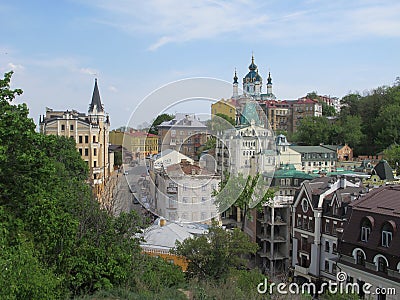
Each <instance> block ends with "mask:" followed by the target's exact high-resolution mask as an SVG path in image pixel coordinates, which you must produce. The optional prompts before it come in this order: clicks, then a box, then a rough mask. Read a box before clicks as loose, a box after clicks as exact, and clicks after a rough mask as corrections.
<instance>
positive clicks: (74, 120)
mask: <svg viewBox="0 0 400 300" xmlns="http://www.w3.org/2000/svg"><path fill="white" fill-rule="evenodd" d="M39 126H40V132H41V133H43V134H47V135H49V134H55V135H59V136H65V137H70V138H73V139H74V140H75V142H76V148H77V149H78V151H79V153H80V155H81V156H82V159H83V160H84V161H86V162H87V164H88V166H89V171H90V178H89V179H90V183H91V184H92V187H93V191H94V193H95V195H96V196H97V197H99V195H100V194H101V192H102V190H103V188H104V184H105V182H106V181H107V179H108V177H109V176H110V174H111V172H112V170H113V160H112V159H111V160H110V158H109V153H108V145H109V127H110V120H109V117H108V115H106V113H105V111H104V107H103V105H102V103H101V100H100V93H99V88H98V86H97V79H96V80H95V84H94V90H93V96H92V101H91V103H90V106H89V111H88V114H87V115H86V114H84V113H80V112H77V111H76V110H71V111H69V110H67V111H55V110H53V109H51V108H46V114H45V115H44V116H43V117H42V116H41V117H40V122H39Z"/></svg>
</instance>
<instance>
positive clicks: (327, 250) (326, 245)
mask: <svg viewBox="0 0 400 300" xmlns="http://www.w3.org/2000/svg"><path fill="white" fill-rule="evenodd" d="M325 252H329V242H328V241H326V242H325Z"/></svg>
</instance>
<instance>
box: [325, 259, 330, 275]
mask: <svg viewBox="0 0 400 300" xmlns="http://www.w3.org/2000/svg"><path fill="white" fill-rule="evenodd" d="M325 271H326V272H328V273H329V260H327V259H326V260H325Z"/></svg>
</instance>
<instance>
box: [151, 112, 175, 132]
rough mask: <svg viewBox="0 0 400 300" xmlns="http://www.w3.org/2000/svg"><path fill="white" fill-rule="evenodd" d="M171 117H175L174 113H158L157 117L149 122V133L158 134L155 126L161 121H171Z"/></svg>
mask: <svg viewBox="0 0 400 300" xmlns="http://www.w3.org/2000/svg"><path fill="white" fill-rule="evenodd" d="M173 118H175V116H174V115H169V114H161V115H158V116H157V118H156V119H155V120H154V121H153V123H152V124H151V126H150V129H149V133H151V134H155V135H158V128H157V126H158V125H160V124H161V123H162V122H165V121H171V120H172V119H173Z"/></svg>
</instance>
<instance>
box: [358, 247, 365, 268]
mask: <svg viewBox="0 0 400 300" xmlns="http://www.w3.org/2000/svg"><path fill="white" fill-rule="evenodd" d="M356 263H357V265H360V266H365V258H364V253H363V252H362V251H360V250H358V251H357V255H356Z"/></svg>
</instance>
